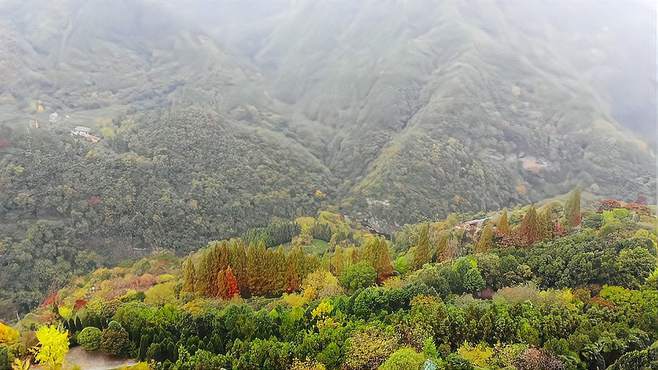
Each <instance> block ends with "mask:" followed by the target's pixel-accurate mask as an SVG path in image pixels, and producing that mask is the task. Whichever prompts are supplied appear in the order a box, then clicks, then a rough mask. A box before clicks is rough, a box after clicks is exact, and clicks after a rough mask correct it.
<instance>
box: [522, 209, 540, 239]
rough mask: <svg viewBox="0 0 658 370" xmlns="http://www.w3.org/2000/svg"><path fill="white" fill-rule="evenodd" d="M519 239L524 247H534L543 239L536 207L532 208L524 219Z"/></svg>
mask: <svg viewBox="0 0 658 370" xmlns="http://www.w3.org/2000/svg"><path fill="white" fill-rule="evenodd" d="M519 238H520V239H521V242H522V243H523V244H524V245H532V244H534V243H535V242H537V241H539V240H540V239H541V230H540V227H539V216H537V210H536V209H535V206H530V209H529V210H528V212H527V213H526V214H525V216H524V217H523V220H522V221H521V225H520V226H519Z"/></svg>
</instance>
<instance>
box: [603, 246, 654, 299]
mask: <svg viewBox="0 0 658 370" xmlns="http://www.w3.org/2000/svg"><path fill="white" fill-rule="evenodd" d="M614 266H615V273H614V276H613V277H612V280H613V281H614V282H615V283H616V284H619V285H621V286H624V287H628V288H632V289H638V288H639V287H640V286H642V284H644V282H645V281H646V279H647V278H648V277H649V276H650V275H651V273H652V272H653V271H654V270H655V269H656V256H654V255H652V254H651V253H649V251H648V250H647V249H646V248H642V247H635V248H631V249H624V250H622V251H621V252H620V253H619V256H618V257H617V258H616V260H615V263H614Z"/></svg>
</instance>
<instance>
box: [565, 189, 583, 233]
mask: <svg viewBox="0 0 658 370" xmlns="http://www.w3.org/2000/svg"><path fill="white" fill-rule="evenodd" d="M564 219H565V222H564V225H565V226H566V227H567V229H572V228H574V227H576V226H578V225H580V221H581V215H580V189H579V188H575V189H574V190H573V191H572V192H571V194H569V199H567V202H566V204H565V205H564Z"/></svg>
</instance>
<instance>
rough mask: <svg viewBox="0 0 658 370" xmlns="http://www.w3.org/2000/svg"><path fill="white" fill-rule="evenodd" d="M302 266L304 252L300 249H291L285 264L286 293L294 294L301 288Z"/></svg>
mask: <svg viewBox="0 0 658 370" xmlns="http://www.w3.org/2000/svg"><path fill="white" fill-rule="evenodd" d="M303 264H304V252H303V251H302V249H301V248H300V247H295V248H293V250H292V251H291V252H290V253H289V254H288V258H287V263H286V292H288V293H291V292H295V291H298V290H299V288H300V287H301V285H302V276H301V275H302V270H303Z"/></svg>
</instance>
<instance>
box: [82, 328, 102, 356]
mask: <svg viewBox="0 0 658 370" xmlns="http://www.w3.org/2000/svg"><path fill="white" fill-rule="evenodd" d="M102 336H103V332H102V331H101V330H100V329H99V328H95V327H93V326H88V327H86V328H84V329H82V331H81V332H80V333H79V334H78V343H79V344H80V346H81V347H82V348H83V349H84V350H85V351H88V352H91V351H98V349H100V347H101V338H102Z"/></svg>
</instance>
